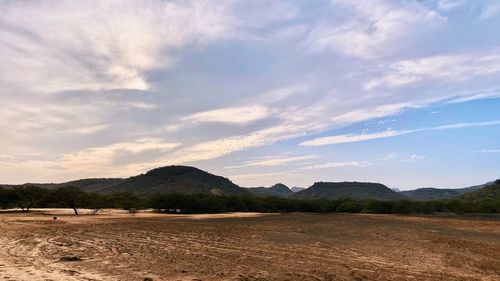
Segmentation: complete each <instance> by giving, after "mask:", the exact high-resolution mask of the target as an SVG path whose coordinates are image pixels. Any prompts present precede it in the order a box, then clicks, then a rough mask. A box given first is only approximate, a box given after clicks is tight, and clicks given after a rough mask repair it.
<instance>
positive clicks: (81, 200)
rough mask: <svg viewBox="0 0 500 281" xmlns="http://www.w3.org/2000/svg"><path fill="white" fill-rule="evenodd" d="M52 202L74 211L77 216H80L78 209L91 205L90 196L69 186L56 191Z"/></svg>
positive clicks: (53, 193) (52, 195)
mask: <svg viewBox="0 0 500 281" xmlns="http://www.w3.org/2000/svg"><path fill="white" fill-rule="evenodd" d="M51 201H53V202H54V203H56V204H58V205H60V206H62V207H68V208H71V209H73V211H74V212H75V215H78V209H79V208H81V207H82V206H84V205H85V204H89V201H90V200H89V196H88V194H87V193H85V192H83V191H81V190H80V189H78V188H76V187H73V186H67V187H61V188H59V189H56V190H54V191H53V192H52V194H51Z"/></svg>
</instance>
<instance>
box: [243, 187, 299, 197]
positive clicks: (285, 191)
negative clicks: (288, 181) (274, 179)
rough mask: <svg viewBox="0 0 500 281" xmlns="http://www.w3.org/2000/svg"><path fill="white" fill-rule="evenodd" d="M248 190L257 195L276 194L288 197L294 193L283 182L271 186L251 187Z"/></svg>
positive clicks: (276, 195)
mask: <svg viewBox="0 0 500 281" xmlns="http://www.w3.org/2000/svg"><path fill="white" fill-rule="evenodd" d="M248 190H249V191H250V192H252V193H253V194H254V195H257V196H275V197H283V198H286V197H289V196H291V195H292V194H294V192H293V191H291V190H290V189H289V188H288V186H286V185H284V184H282V183H277V184H275V185H273V186H271V187H250V188H248Z"/></svg>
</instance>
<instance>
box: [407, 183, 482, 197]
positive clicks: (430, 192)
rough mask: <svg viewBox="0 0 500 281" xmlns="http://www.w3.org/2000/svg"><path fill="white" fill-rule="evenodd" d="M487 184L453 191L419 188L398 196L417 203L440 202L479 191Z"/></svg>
mask: <svg viewBox="0 0 500 281" xmlns="http://www.w3.org/2000/svg"><path fill="white" fill-rule="evenodd" d="M486 185H487V184H481V185H475V186H470V187H466V188H455V189H445V188H432V187H427V188H419V189H415V190H407V191H400V192H399V194H402V195H404V196H406V197H408V198H409V199H412V200H418V201H432V200H441V199H448V198H458V197H460V196H461V195H462V194H465V193H467V192H472V191H475V190H479V189H481V188H483V187H484V186H486Z"/></svg>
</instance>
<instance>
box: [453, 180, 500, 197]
mask: <svg viewBox="0 0 500 281" xmlns="http://www.w3.org/2000/svg"><path fill="white" fill-rule="evenodd" d="M461 197H462V198H463V199H466V200H494V201H497V202H500V179H498V180H496V181H495V182H493V183H491V184H488V185H486V186H485V187H483V188H481V189H479V190H476V191H472V192H467V193H464V194H463V195H462V196H461Z"/></svg>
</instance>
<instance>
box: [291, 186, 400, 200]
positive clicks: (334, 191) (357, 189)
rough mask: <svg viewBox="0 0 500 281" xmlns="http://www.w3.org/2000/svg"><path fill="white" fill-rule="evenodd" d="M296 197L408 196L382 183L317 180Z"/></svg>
mask: <svg viewBox="0 0 500 281" xmlns="http://www.w3.org/2000/svg"><path fill="white" fill-rule="evenodd" d="M292 198H296V199H378V200H400V199H405V198H406V197H405V196H403V195H401V194H398V193H397V192H395V191H393V190H391V189H390V188H388V187H387V186H385V185H383V184H380V183H368V182H317V183H315V184H313V185H312V186H311V187H309V188H308V189H305V190H303V191H300V192H297V193H295V194H294V195H292Z"/></svg>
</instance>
